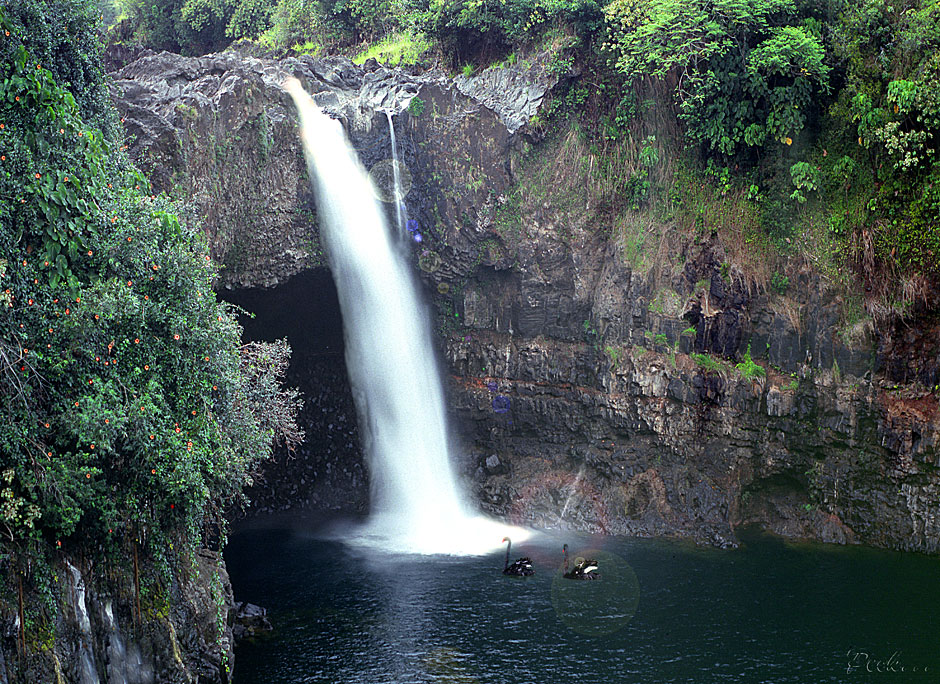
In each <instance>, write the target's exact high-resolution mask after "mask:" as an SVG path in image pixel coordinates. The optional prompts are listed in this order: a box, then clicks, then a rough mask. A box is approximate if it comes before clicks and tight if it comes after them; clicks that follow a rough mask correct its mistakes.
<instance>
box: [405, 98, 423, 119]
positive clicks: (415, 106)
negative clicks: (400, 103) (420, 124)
mask: <svg viewBox="0 0 940 684" xmlns="http://www.w3.org/2000/svg"><path fill="white" fill-rule="evenodd" d="M424 106H425V103H424V100H422V99H421V98H420V97H418V96H417V95H415V96H414V97H413V98H411V102H409V103H408V113H409V114H411V116H414V117H419V116H421V115H422V114H424Z"/></svg>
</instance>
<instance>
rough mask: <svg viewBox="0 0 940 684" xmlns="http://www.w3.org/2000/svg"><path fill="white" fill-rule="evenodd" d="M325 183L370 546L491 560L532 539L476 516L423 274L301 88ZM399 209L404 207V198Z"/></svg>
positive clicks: (349, 152) (327, 237)
mask: <svg viewBox="0 0 940 684" xmlns="http://www.w3.org/2000/svg"><path fill="white" fill-rule="evenodd" d="M285 89H286V90H288V92H290V94H291V96H292V97H293V98H294V102H295V104H296V105H297V109H298V111H299V112H300V121H301V130H302V137H303V144H304V152H305V154H306V156H307V163H308V165H309V167H310V171H311V173H310V175H311V178H315V179H316V182H315V185H316V192H317V199H318V209H319V214H320V217H321V224H320V226H321V233H322V236H323V241H324V244H325V246H326V252H327V256H328V258H329V262H330V268H331V271H332V273H333V278H334V279H335V281H336V289H337V291H338V294H339V300H340V307H341V309H342V312H343V325H344V333H345V336H346V362H347V367H348V369H349V376H350V383H351V385H352V388H353V396H354V399H355V401H356V407H357V409H358V411H359V414H360V427H361V429H362V433H363V435H364V446H365V450H366V457H367V459H368V461H369V466H370V472H371V480H372V492H371V494H372V511H371V514H370V519H369V522H368V523H367V524H366V526H365V529H364V530H362V531H361V532H360V534H359V535H358V539H359V540H364V541H367V542H372V543H374V544H376V545H380V546H383V547H386V548H390V549H392V550H396V551H406V552H412V553H449V554H461V555H462V554H473V553H485V552H488V551H491V550H494V549H496V548H499V546H500V540H501V539H502V536H503V535H504V534H507V533H511V534H513V536H514V538H520V539H521V538H524V537H525V536H526V533H525V531H523V530H518V529H514V530H510V529H508V528H506V526H504V525H502V524H500V523H497V522H495V521H492V520H489V519H486V518H483V517H480V516H479V515H476V514H474V513H473V512H472V511H471V509H470V507H469V506H468V505H467V504H466V503H465V501H464V498H463V495H462V492H461V491H460V489H459V488H458V486H457V481H456V478H455V476H454V472H453V469H452V467H451V462H450V457H449V453H448V436H447V427H446V417H445V414H444V398H443V390H442V387H441V383H440V378H439V375H438V371H437V367H436V364H435V361H434V354H433V351H432V346H431V332H430V327H429V324H428V321H427V318H426V316H425V313H424V311H423V309H422V307H421V305H420V302H419V298H418V291H417V286H416V283H415V282H414V280H413V276H412V272H411V270H410V268H409V267H408V265H407V264H406V263H405V262H404V259H403V258H402V255H401V254H400V253H399V251H398V250H397V249H396V248H395V245H394V244H393V242H392V240H391V236H390V235H389V231H388V228H387V226H386V222H385V219H384V216H383V212H382V210H381V207H380V206H379V204H378V201H376V200H375V199H374V197H375V193H374V189H373V187H372V185H371V183H370V180H369V177H368V175H367V173H366V171H365V169H364V168H363V167H362V165H361V163H360V162H359V159H358V157H357V155H356V152H355V150H354V149H352V147H351V146H350V144H349V143H348V141H347V139H346V136H345V134H344V132H343V128H342V126H341V125H340V123H339V122H338V121H334V120H333V119H331V118H330V117H328V116H327V115H326V114H324V113H323V112H322V111H321V110H320V109H319V107H317V105H316V104H315V103H314V102H313V100H311V98H310V97H309V96H308V95H307V93H306V92H304V90H303V88H302V87H301V85H300V83H299V82H298V81H296V80H295V79H289V80H288V82H287V83H285ZM396 199H397V198H396Z"/></svg>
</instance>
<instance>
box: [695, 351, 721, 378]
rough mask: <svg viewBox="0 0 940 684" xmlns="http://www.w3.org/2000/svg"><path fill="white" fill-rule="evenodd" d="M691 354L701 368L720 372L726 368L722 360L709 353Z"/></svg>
mask: <svg viewBox="0 0 940 684" xmlns="http://www.w3.org/2000/svg"><path fill="white" fill-rule="evenodd" d="M689 356H691V357H692V360H693V361H695V363H696V364H697V365H698V366H699V368H701V369H703V370H704V371H706V372H711V373H718V372H720V371H721V370H722V369H723V368H724V366H723V365H722V364H721V362H720V361H718V360H717V359H715V358H713V357H711V356H709V355H708V354H697V353H694V352H693V353H692V354H690V355H689Z"/></svg>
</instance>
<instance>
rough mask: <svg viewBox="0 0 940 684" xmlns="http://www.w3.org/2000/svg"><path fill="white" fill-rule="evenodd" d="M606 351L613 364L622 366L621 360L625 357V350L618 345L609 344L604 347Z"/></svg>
mask: <svg viewBox="0 0 940 684" xmlns="http://www.w3.org/2000/svg"><path fill="white" fill-rule="evenodd" d="M604 353H605V354H607V358H608V359H610V363H611V365H612V366H614V367H615V368H616V367H619V366H620V360H621V358H622V357H623V352H622V351H621V350H620V349H619V348H618V347H614V346H611V345H609V344H608V345H607V346H605V347H604Z"/></svg>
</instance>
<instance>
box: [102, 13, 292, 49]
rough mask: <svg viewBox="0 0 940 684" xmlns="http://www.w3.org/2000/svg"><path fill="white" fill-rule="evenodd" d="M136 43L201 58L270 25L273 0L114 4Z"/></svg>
mask: <svg viewBox="0 0 940 684" xmlns="http://www.w3.org/2000/svg"><path fill="white" fill-rule="evenodd" d="M117 2H118V3H119V5H120V8H121V10H122V12H123V14H124V16H126V22H127V24H128V26H129V27H130V31H131V33H132V34H133V37H134V38H135V39H136V40H139V41H141V42H143V43H144V44H145V45H147V46H149V47H152V48H155V49H161V50H171V51H174V52H181V53H183V54H203V53H205V52H209V51H212V50H220V49H222V48H224V47H225V46H227V45H228V44H229V43H230V42H231V40H232V39H238V38H257V37H258V36H260V35H261V33H262V32H264V31H265V30H266V29H267V28H268V27H269V26H270V25H271V15H272V13H273V12H274V9H275V7H274V4H273V0H117Z"/></svg>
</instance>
